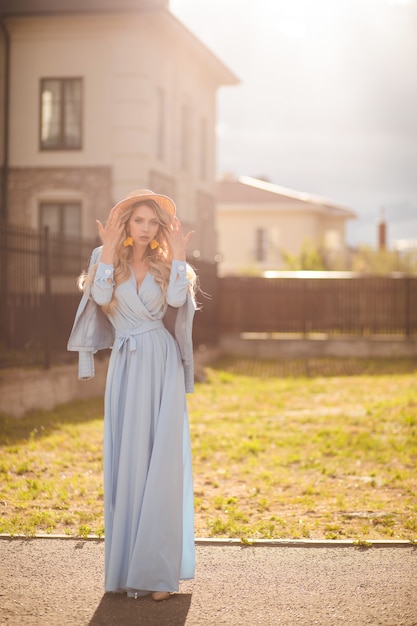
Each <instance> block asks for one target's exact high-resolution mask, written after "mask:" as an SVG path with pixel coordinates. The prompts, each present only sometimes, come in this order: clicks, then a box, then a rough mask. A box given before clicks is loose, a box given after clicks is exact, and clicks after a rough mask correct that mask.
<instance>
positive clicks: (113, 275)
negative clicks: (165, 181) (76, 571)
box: [68, 189, 196, 601]
mask: <svg viewBox="0 0 417 626" xmlns="http://www.w3.org/2000/svg"><path fill="white" fill-rule="evenodd" d="M175 212H176V210H175V204H174V202H173V200H171V198H168V197H167V196H163V195H157V194H155V193H154V192H152V191H149V190H147V189H144V190H139V191H135V192H132V193H131V194H129V196H127V197H126V198H125V199H124V200H122V201H121V202H119V203H118V204H116V206H115V207H114V208H113V209H112V211H111V212H110V216H109V219H108V221H107V223H106V225H105V226H103V224H101V222H97V224H98V231H99V235H100V237H101V240H102V242H103V246H102V247H101V248H98V249H96V250H95V251H94V252H93V255H92V258H91V261H90V268H89V271H88V274H87V275H85V276H83V277H82V279H81V283H82V288H83V291H84V295H83V299H82V300H81V303H80V306H79V309H78V311H77V315H76V319H75V322H74V327H73V331H72V333H71V337H70V341H69V346H68V347H69V349H70V350H78V351H79V353H80V373H79V376H80V377H81V378H89V377H91V375H92V358H93V357H92V355H93V353H94V352H95V351H96V350H97V349H101V348H104V347H109V346H110V345H112V352H111V356H110V361H109V368H108V373H107V382H106V391H105V403H104V404H105V406H104V513H105V590H106V591H112V592H127V595H128V596H130V597H135V598H136V597H138V596H140V595H145V594H147V593H152V597H153V598H154V600H156V601H160V600H165V599H167V598H168V597H169V595H170V593H171V592H174V591H178V586H179V580H181V579H190V578H193V576H194V528H193V485H192V470H191V447H190V435H189V426H188V414H187V405H186V396H185V394H186V392H188V391H192V390H193V380H192V379H193V368H192V365H193V363H192V342H191V330H192V319H193V314H194V310H195V301H194V286H195V278H196V277H195V274H194V272H193V270H192V269H191V268H190V267H189V266H188V265H187V263H186V260H185V259H186V247H187V243H188V241H189V238H190V236H191V234H192V233H191V232H189V233H187V234H186V235H183V233H182V229H181V225H180V222H179V220H178V219H177V217H176V216H175ZM100 307H101V309H102V310H101V311H100ZM168 307H171V308H172V307H174V308H175V309H177V311H178V312H177V317H176V321H175V329H174V331H173V333H174V334H175V338H174V337H173V335H172V334H171V332H169V331H168V330H167V328H166V327H165V326H164V323H163V320H164V317H165V315H166V312H167V309H168ZM171 310H172V309H171ZM103 312H104V313H105V316H106V317H103ZM86 370H87V371H86Z"/></svg>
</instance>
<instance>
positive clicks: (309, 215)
mask: <svg viewBox="0 0 417 626" xmlns="http://www.w3.org/2000/svg"><path fill="white" fill-rule="evenodd" d="M354 217H355V213H353V211H351V210H349V209H347V208H344V207H341V206H339V205H337V204H334V203H333V202H330V201H329V200H326V199H325V198H321V197H317V196H314V195H310V194H308V193H300V192H297V191H293V190H291V189H287V188H285V187H280V186H278V185H274V184H272V183H269V182H265V181H264V180H259V179H256V178H251V177H249V176H242V177H240V178H235V177H233V176H223V177H222V178H220V179H219V180H218V182H217V228H218V233H219V257H218V260H219V272H220V273H221V274H242V273H247V272H256V273H257V272H259V273H262V272H264V271H267V270H282V269H286V268H285V263H284V258H283V256H284V253H288V254H290V255H297V254H299V253H300V250H301V248H302V246H303V245H305V243H308V244H310V245H312V246H315V247H317V248H319V249H320V250H322V251H323V252H324V254H325V256H327V258H329V259H331V258H333V259H338V262H339V264H340V261H342V263H343V258H344V256H345V254H346V241H345V226H346V221H347V220H348V219H352V218H354Z"/></svg>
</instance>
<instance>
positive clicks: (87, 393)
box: [0, 358, 108, 417]
mask: <svg viewBox="0 0 417 626" xmlns="http://www.w3.org/2000/svg"><path fill="white" fill-rule="evenodd" d="M107 363H108V359H97V358H96V360H95V369H96V373H95V376H94V378H93V379H92V380H87V381H80V380H78V377H77V365H64V366H60V367H54V368H52V369H50V370H40V369H36V370H26V369H14V370H6V371H0V412H1V413H5V414H6V415H10V416H12V417H23V416H24V415H25V414H26V413H29V412H30V411H34V410H36V409H45V410H50V409H53V408H55V407H56V406H57V405H59V404H65V403H66V402H72V401H73V400H85V399H87V398H95V397H99V396H103V394H104V387H105V381H106V373H107Z"/></svg>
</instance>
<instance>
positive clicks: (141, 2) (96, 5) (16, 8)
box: [0, 0, 169, 15]
mask: <svg viewBox="0 0 417 626" xmlns="http://www.w3.org/2000/svg"><path fill="white" fill-rule="evenodd" d="M168 5H169V0H0V14H2V15H42V14H55V15H57V14H59V13H104V12H107V11H141V10H144V9H162V8H168Z"/></svg>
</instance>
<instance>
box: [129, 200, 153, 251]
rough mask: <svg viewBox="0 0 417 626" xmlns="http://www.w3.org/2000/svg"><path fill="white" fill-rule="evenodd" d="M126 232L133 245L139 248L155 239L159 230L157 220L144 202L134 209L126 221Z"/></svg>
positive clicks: (144, 246)
mask: <svg viewBox="0 0 417 626" xmlns="http://www.w3.org/2000/svg"><path fill="white" fill-rule="evenodd" d="M126 230H127V232H128V233H129V235H130V236H131V237H132V239H133V245H134V246H136V247H139V248H146V246H147V245H148V244H149V243H150V242H151V241H152V239H155V238H156V236H157V234H158V230H159V220H158V218H157V216H156V214H155V211H154V210H153V209H152V208H151V207H150V206H148V205H146V204H141V205H140V206H138V207H137V208H136V209H134V211H133V213H132V215H131V216H130V218H129V221H128V222H127V229H126Z"/></svg>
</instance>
